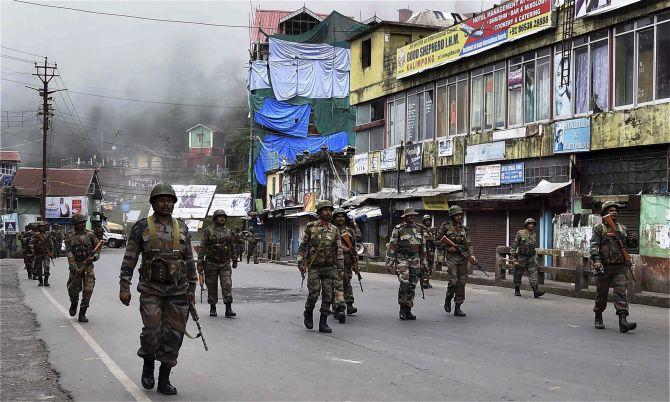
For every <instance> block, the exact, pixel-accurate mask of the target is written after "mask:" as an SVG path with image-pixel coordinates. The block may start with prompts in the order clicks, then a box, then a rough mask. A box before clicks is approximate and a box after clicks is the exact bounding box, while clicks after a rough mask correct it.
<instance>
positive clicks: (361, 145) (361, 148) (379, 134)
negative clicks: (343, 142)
mask: <svg viewBox="0 0 670 402" xmlns="http://www.w3.org/2000/svg"><path fill="white" fill-rule="evenodd" d="M383 148H384V127H381V126H380V127H375V128H373V129H371V130H364V131H359V132H357V133H356V153H357V154H360V153H363V152H370V151H379V150H380V149H383Z"/></svg>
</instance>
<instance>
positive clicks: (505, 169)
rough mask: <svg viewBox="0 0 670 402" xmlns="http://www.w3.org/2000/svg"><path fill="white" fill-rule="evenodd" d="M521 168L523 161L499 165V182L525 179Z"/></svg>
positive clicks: (514, 181) (507, 182) (510, 182)
mask: <svg viewBox="0 0 670 402" xmlns="http://www.w3.org/2000/svg"><path fill="white" fill-rule="evenodd" d="M523 168H524V163H523V162H518V163H512V164H509V165H501V166H500V184H512V183H523V182H524V181H525V178H524V174H523Z"/></svg>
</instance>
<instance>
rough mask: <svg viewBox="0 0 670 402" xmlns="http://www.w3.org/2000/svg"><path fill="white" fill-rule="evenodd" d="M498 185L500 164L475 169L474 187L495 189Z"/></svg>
mask: <svg viewBox="0 0 670 402" xmlns="http://www.w3.org/2000/svg"><path fill="white" fill-rule="evenodd" d="M499 185H500V164H495V165H483V166H477V167H476V168H475V187H496V186H499Z"/></svg>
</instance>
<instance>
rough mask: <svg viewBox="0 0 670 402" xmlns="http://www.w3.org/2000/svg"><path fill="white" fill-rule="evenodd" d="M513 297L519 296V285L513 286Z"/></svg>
mask: <svg viewBox="0 0 670 402" xmlns="http://www.w3.org/2000/svg"><path fill="white" fill-rule="evenodd" d="M514 296H521V286H520V285H515V286H514Z"/></svg>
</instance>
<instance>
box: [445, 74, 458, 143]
mask: <svg viewBox="0 0 670 402" xmlns="http://www.w3.org/2000/svg"><path fill="white" fill-rule="evenodd" d="M447 101H448V104H449V111H448V114H447V117H448V121H449V135H454V134H456V132H457V130H456V120H457V118H456V116H457V114H456V110H457V106H456V85H450V86H449V90H448V94H447Z"/></svg>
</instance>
